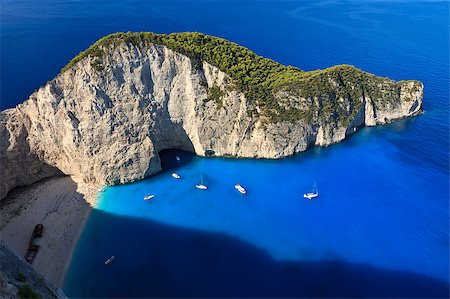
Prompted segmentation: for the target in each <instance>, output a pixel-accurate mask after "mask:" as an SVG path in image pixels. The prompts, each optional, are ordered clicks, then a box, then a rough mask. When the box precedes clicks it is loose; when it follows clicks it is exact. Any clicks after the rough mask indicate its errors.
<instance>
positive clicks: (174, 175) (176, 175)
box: [172, 172, 181, 180]
mask: <svg viewBox="0 0 450 299" xmlns="http://www.w3.org/2000/svg"><path fill="white" fill-rule="evenodd" d="M172 177H173V178H175V179H177V180H178V179H181V176H180V175H179V174H178V173H176V172H174V173H172Z"/></svg>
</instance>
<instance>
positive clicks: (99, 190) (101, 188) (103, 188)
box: [97, 187, 106, 192]
mask: <svg viewBox="0 0 450 299" xmlns="http://www.w3.org/2000/svg"><path fill="white" fill-rule="evenodd" d="M105 190H106V188H105V187H100V188H98V190H97V191H98V192H103V191H105Z"/></svg>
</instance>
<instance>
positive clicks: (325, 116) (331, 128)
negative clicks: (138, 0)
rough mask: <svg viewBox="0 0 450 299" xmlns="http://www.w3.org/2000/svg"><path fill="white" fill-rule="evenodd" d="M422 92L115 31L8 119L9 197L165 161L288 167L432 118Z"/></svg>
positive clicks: (231, 49) (1, 187)
mask: <svg viewBox="0 0 450 299" xmlns="http://www.w3.org/2000/svg"><path fill="white" fill-rule="evenodd" d="M422 99H423V85H422V83H420V82H419V81H399V82H395V81H393V80H390V79H387V78H381V77H377V76H375V75H372V74H369V73H366V72H363V71H361V70H359V69H357V68H355V67H353V66H350V65H339V66H335V67H331V68H329V69H325V70H317V71H311V72H305V71H302V70H300V69H298V68H295V67H291V66H283V65H281V64H279V63H277V62H275V61H272V60H270V59H267V58H263V57H261V56H258V55H256V54H255V53H253V52H251V51H250V50H248V49H246V48H244V47H242V46H239V45H237V44H235V43H232V42H229V41H227V40H224V39H221V38H217V37H212V36H207V35H204V34H201V33H174V34H169V35H164V34H154V33H149V32H142V33H116V34H112V35H109V36H106V37H104V38H102V39H100V40H99V41H97V42H96V43H95V44H94V45H92V46H91V47H90V48H89V49H87V50H86V51H85V52H82V53H80V54H79V55H78V56H77V57H75V58H74V59H73V60H72V61H71V62H70V63H69V64H68V65H67V66H66V67H65V68H63V69H62V71H61V73H60V74H59V75H58V76H57V77H56V78H55V79H53V80H51V81H49V82H48V83H47V84H45V85H44V86H42V87H41V88H39V89H38V90H37V91H36V92H34V93H33V94H32V95H31V96H30V97H29V99H28V100H27V101H25V102H24V103H22V104H20V105H18V106H17V107H15V108H13V109H8V110H5V111H2V112H1V113H0V136H1V144H0V164H1V165H2V180H1V182H0V198H4V197H5V196H6V195H7V193H8V192H9V191H10V190H12V189H13V188H15V187H18V186H26V185H29V184H32V183H34V182H37V181H39V180H41V179H43V178H46V177H51V176H54V175H57V174H65V175H70V176H73V177H76V178H78V179H79V180H82V181H84V182H90V183H97V184H106V185H114V184H121V183H127V182H132V181H136V180H140V179H142V178H144V177H148V176H150V175H152V174H154V173H156V172H158V171H160V169H161V167H160V159H159V156H158V153H159V152H160V151H162V150H164V149H168V148H178V149H183V150H187V151H192V152H195V153H196V154H198V155H205V151H206V150H210V152H214V153H215V155H218V156H230V157H254V158H281V157H286V156H289V155H293V154H295V153H298V152H301V151H304V150H306V149H307V148H308V147H310V146H314V145H319V146H327V145H330V144H333V143H336V142H339V141H341V140H343V139H345V138H346V137H347V136H348V135H350V134H353V133H354V132H355V131H357V128H359V127H362V126H374V125H377V124H384V123H388V122H390V121H393V120H395V119H399V118H403V117H408V116H412V115H416V114H418V113H419V112H421V109H422Z"/></svg>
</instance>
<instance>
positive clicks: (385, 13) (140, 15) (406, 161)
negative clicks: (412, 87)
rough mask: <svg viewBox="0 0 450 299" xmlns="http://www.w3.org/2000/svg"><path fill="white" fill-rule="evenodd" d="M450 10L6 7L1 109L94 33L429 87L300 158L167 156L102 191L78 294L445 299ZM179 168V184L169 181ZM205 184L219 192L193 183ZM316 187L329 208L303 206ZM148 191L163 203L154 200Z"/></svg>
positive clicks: (82, 258)
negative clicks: (156, 38)
mask: <svg viewBox="0 0 450 299" xmlns="http://www.w3.org/2000/svg"><path fill="white" fill-rule="evenodd" d="M31 7H33V8H32V9H31ZM448 15H449V2H448V1H443V2H434V1H433V2H428V1H417V2H406V1H398V2H397V1H346V2H337V1H336V2H334V1H323V2H322V1H318V2H316V1H245V2H239V1H227V2H226V1H211V2H208V1H166V2H162V1H161V2H160V1H147V2H144V1H138V0H134V1H131V0H130V1H121V2H119V1H101V0H97V1H70V2H59V1H56V0H47V1H41V2H40V4H39V5H35V2H33V1H4V2H2V12H1V25H2V30H1V31H0V34H1V37H2V45H1V55H2V60H1V64H2V67H1V70H0V72H1V76H2V78H1V89H0V94H1V97H0V99H1V100H2V101H1V102H0V104H1V108H2V109H4V108H6V107H12V106H14V105H15V104H17V103H19V102H20V101H22V100H23V99H24V98H26V96H27V95H28V94H29V93H30V92H32V90H33V89H34V88H36V87H38V86H39V85H41V84H43V83H45V82H46V81H47V80H49V79H51V78H52V77H53V76H54V75H55V74H56V73H58V70H59V69H60V68H61V67H62V66H63V65H64V64H65V63H66V62H67V61H68V60H69V59H70V58H71V57H72V56H74V55H75V54H76V53H77V52H79V51H80V50H82V49H84V48H86V47H87V46H88V45H89V44H91V43H92V42H93V41H95V40H96V39H97V38H99V37H101V36H102V35H104V34H107V33H110V32H114V31H128V30H133V31H136V30H148V31H156V32H172V31H186V30H189V31H202V32H205V33H208V34H213V35H218V36H221V37H224V38H227V39H230V40H232V41H235V42H238V43H240V44H243V45H245V46H247V47H249V48H251V49H252V50H254V51H255V52H257V53H258V54H261V55H264V56H267V57H270V58H272V59H275V60H277V61H280V62H282V63H285V64H290V65H294V66H297V67H300V68H302V69H305V70H313V69H317V68H323V67H328V66H331V65H334V64H339V63H349V64H353V65H355V66H357V67H360V68H362V69H364V70H367V71H370V72H373V73H376V74H377V75H381V76H386V77H390V78H393V79H397V80H399V79H418V80H421V81H422V82H423V83H424V84H425V102H424V109H425V113H424V114H422V115H420V116H417V117H414V118H411V119H407V120H401V121H398V122H396V123H393V124H390V125H386V126H382V127H376V128H366V129H361V130H360V131H358V132H357V134H355V135H354V136H352V137H351V138H349V139H348V140H346V141H344V142H342V143H340V144H338V145H334V146H331V147H328V148H315V149H312V150H310V151H308V152H306V153H302V154H299V155H296V156H294V157H291V158H287V159H281V160H247V159H245V160H234V159H222V158H200V157H195V156H192V155H191V154H189V153H179V152H166V153H164V154H163V155H162V158H163V161H164V168H165V171H163V172H162V173H160V174H159V175H157V176H154V177H152V178H149V179H147V180H143V181H141V182H137V183H134V184H128V185H124V186H117V187H110V188H108V189H107V191H106V192H104V193H103V194H102V197H101V201H100V203H99V205H98V207H97V208H96V209H94V210H93V212H92V214H91V216H90V218H89V219H88V222H87V224H86V227H85V229H84V231H83V233H82V235H81V238H80V241H79V242H78V245H77V248H76V250H75V254H74V257H73V259H72V262H71V265H70V267H69V270H68V273H67V276H66V278H65V282H64V290H65V292H66V293H67V294H68V295H69V296H70V297H263V296H264V297H446V296H447V295H448V287H449V286H448V280H449V273H448V270H449V269H448V264H449V256H448V253H449V212H448V211H449V202H448V199H449V170H448V169H449V168H448V167H449V54H448V53H449V40H448V39H449V20H448ZM55 45H57V47H56V46H55ZM176 154H179V155H181V156H182V163H180V164H178V163H176V162H175V159H174V156H175V155H176ZM173 169H176V171H177V172H178V173H179V174H180V175H181V176H182V179H181V180H178V181H177V180H175V179H173V178H172V177H171V176H170V174H171V173H172V171H173ZM201 175H203V178H204V182H205V184H207V185H208V187H209V189H208V190H207V191H200V190H197V189H196V188H195V187H194V185H195V184H196V183H198V181H199V179H200V176H201ZM314 181H316V182H317V185H318V187H319V191H320V197H319V198H318V199H317V200H315V201H306V200H304V199H303V198H302V194H303V193H304V192H307V191H310V190H311V188H312V185H313V183H314ZM237 182H239V183H241V184H242V185H243V186H245V187H246V188H247V190H248V194H247V195H246V196H242V195H240V194H239V193H238V192H237V191H236V190H235V189H234V187H233V186H234V184H235V183H237ZM147 194H155V195H156V197H155V199H154V200H153V201H151V202H147V201H144V200H143V196H145V195H147ZM111 255H115V257H116V258H115V260H114V261H113V263H111V264H110V265H109V266H107V267H106V266H105V265H104V264H103V262H104V261H105V260H106V259H107V258H108V257H110V256H111ZM119 282H120V283H119Z"/></svg>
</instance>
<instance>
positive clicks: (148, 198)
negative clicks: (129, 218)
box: [144, 195, 155, 200]
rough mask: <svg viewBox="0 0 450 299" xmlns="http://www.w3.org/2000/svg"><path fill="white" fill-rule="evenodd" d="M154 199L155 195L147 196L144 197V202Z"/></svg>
mask: <svg viewBox="0 0 450 299" xmlns="http://www.w3.org/2000/svg"><path fill="white" fill-rule="evenodd" d="M154 197H155V195H147V196H144V200H151V199H153V198H154Z"/></svg>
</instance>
